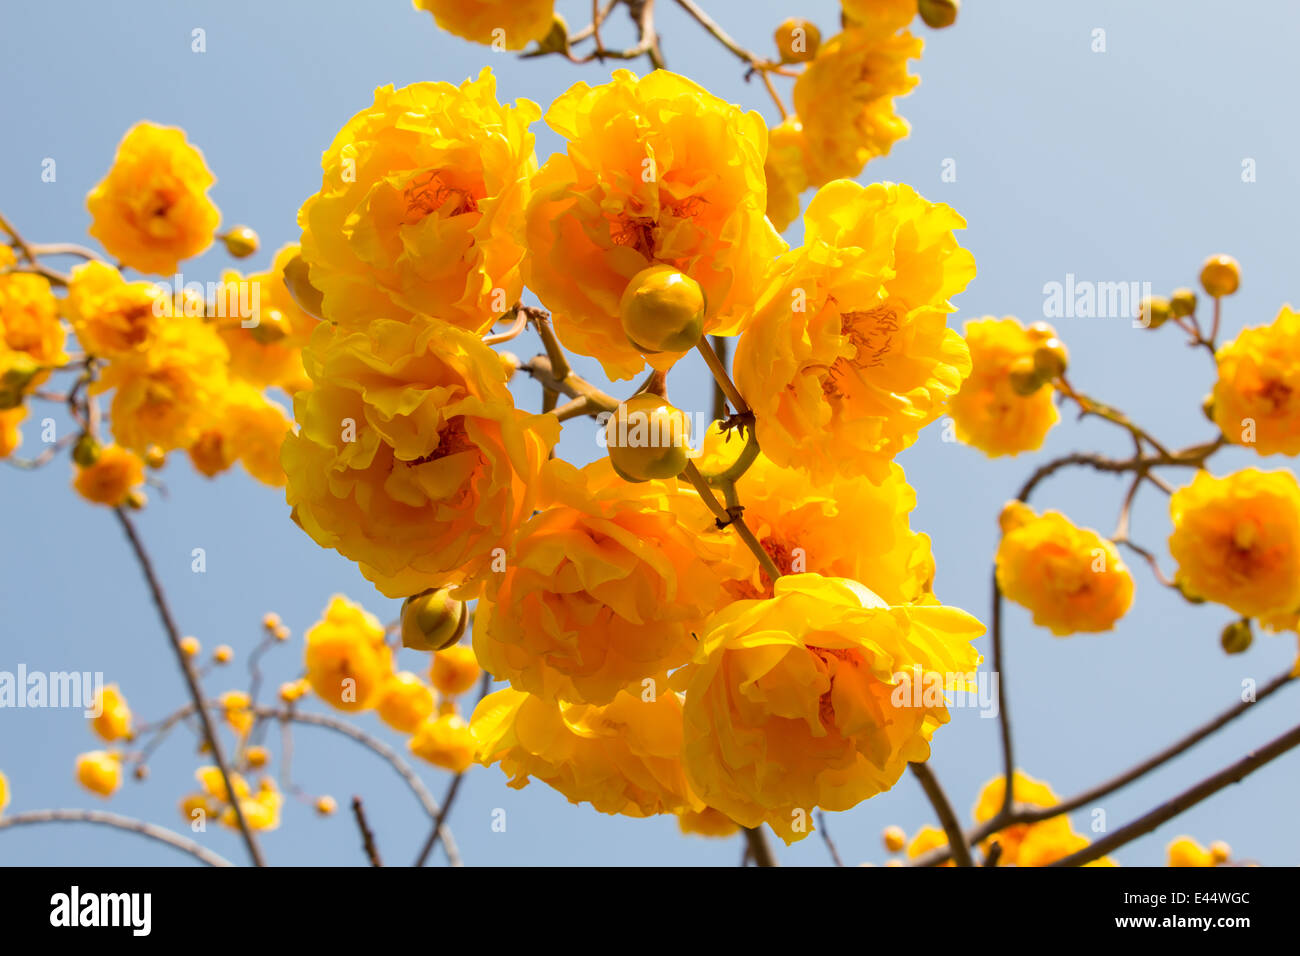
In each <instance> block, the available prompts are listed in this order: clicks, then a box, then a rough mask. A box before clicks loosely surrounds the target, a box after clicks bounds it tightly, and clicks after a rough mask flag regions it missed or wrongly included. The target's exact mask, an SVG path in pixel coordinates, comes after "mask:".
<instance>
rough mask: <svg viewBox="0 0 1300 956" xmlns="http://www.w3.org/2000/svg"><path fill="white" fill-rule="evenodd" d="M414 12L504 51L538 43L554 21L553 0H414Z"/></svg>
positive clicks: (452, 31) (477, 41) (452, 30)
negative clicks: (420, 12) (426, 13)
mask: <svg viewBox="0 0 1300 956" xmlns="http://www.w3.org/2000/svg"><path fill="white" fill-rule="evenodd" d="M415 9H417V10H427V11H428V12H429V13H432V14H433V19H434V20H435V21H436V22H437V24H438V26H440V27H442V29H444V30H446V31H447V32H448V33H453V34H455V35H456V36H458V37H463V38H464V39H466V40H473V41H474V42H475V43H482V44H485V45H488V46H491V47H492V48H493V49H505V50H522V49H523V48H524V47H526V46H528V44H529V43H531V42H532V41H533V40H541V39H542V38H543V37H545V36H546V34H547V33H548V32H550V29H551V21H552V20H553V19H554V18H555V0H415Z"/></svg>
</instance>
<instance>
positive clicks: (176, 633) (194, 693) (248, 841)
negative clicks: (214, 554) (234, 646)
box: [113, 508, 266, 866]
mask: <svg viewBox="0 0 1300 956" xmlns="http://www.w3.org/2000/svg"><path fill="white" fill-rule="evenodd" d="M113 513H114V514H116V515H117V520H118V521H119V522H120V523H121V525H122V530H123V531H124V532H125V533H126V538H127V540H128V541H129V542H130V543H131V550H132V551H134V552H135V557H136V560H137V561H138V562H139V564H140V570H141V571H143V572H144V578H145V581H146V582H147V583H148V585H149V591H150V593H151V594H152V595H153V602H154V605H155V606H156V607H157V608H158V616H159V617H160V618H161V619H162V624H163V630H165V631H166V632H167V639H168V640H169V641H170V642H171V646H172V651H173V652H174V653H175V655H176V660H177V663H179V664H180V667H181V673H182V674H183V675H184V676H185V684H186V687H187V688H188V689H189V692H190V700H192V701H193V703H194V706H195V708H196V710H197V713H198V717H199V726H200V727H201V728H202V731H203V739H204V741H205V742H206V743H207V745H208V749H209V750H210V751H211V753H212V759H213V762H214V763H216V765H217V769H218V770H219V771H220V773H221V782H222V783H223V784H224V785H225V788H226V794H227V795H228V796H229V797H230V798H231V800H230V805H231V807H232V808H233V809H234V811H235V821H236V823H237V824H238V825H239V832H240V833H241V834H242V835H243V837H244V843H245V845H246V846H247V847H248V855H249V856H250V857H251V858H252V860H253V864H254V865H255V866H265V865H266V861H265V860H263V859H262V851H261V849H259V847H258V845H257V839H256V837H254V836H253V831H252V829H251V828H250V827H249V825H248V821H247V820H245V819H244V810H243V808H242V807H241V806H240V801H239V799H238V798H237V797H236V796H235V788H234V786H233V785H232V784H231V773H230V765H229V761H227V759H226V752H225V749H224V748H223V747H222V746H221V738H220V737H218V736H217V731H216V728H215V727H213V724H212V718H211V716H209V714H208V712H207V709H206V708H205V707H204V706H203V690H202V688H200V687H199V679H198V675H197V674H195V673H194V665H193V663H191V661H190V659H189V656H188V655H187V654H186V653H185V651H183V650H182V649H181V634H180V630H179V629H178V628H177V627H176V621H175V620H174V619H173V618H172V612H171V608H170V607H169V606H168V604H167V597H166V595H165V594H164V593H163V589H162V584H161V583H159V581H158V576H157V575H156V574H155V573H154V569H153V562H152V561H150V560H149V554H148V552H147V551H145V549H144V544H143V543H141V541H140V536H139V535H138V534H137V533H136V530H135V523H134V522H133V521H132V520H131V517H130V516H129V515H128V514H127V513H126V512H125V511H124V510H123V509H121V508H115V509H113Z"/></svg>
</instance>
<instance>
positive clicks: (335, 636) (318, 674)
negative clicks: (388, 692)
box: [306, 594, 393, 711]
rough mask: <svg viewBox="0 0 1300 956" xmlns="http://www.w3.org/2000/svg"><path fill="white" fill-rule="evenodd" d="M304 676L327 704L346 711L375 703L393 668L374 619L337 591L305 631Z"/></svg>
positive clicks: (382, 632) (382, 633)
mask: <svg viewBox="0 0 1300 956" xmlns="http://www.w3.org/2000/svg"><path fill="white" fill-rule="evenodd" d="M306 666H307V680H308V681H309V682H310V684H311V689H312V690H314V691H315V692H316V694H317V695H318V696H319V697H320V698H321V700H323V701H325V702H326V703H327V704H329V705H330V706H331V707H335V708H337V709H339V710H345V711H358V710H366V709H367V708H370V707H373V706H375V704H376V703H377V702H378V695H379V693H380V692H381V691H382V690H383V687H384V685H385V684H386V683H387V681H388V679H389V677H390V676H391V675H392V672H393V661H392V652H391V651H390V650H389V648H388V645H387V644H385V643H384V626H383V625H382V624H380V623H379V620H378V618H376V617H375V616H374V615H373V614H370V613H369V612H367V611H366V610H364V609H363V608H362V607H361V605H359V604H354V603H353V602H351V601H349V600H348V599H347V598H345V597H343V595H341V594H336V595H334V597H333V598H331V599H330V603H329V607H327V608H326V609H325V614H324V616H323V617H322V618H321V619H320V620H319V621H317V622H316V623H315V624H313V625H312V626H311V628H309V629H308V631H307V652H306Z"/></svg>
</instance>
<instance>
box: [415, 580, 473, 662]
mask: <svg viewBox="0 0 1300 956" xmlns="http://www.w3.org/2000/svg"><path fill="white" fill-rule="evenodd" d="M468 624H469V608H467V607H466V606H465V603H464V602H463V601H458V600H456V599H455V598H453V597H452V596H451V589H450V588H436V589H430V590H428V591H423V592H421V593H420V594H415V595H412V596H411V597H408V598H407V599H406V600H405V601H404V602H403V603H402V646H403V647H409V648H411V649H412V650H415V651H440V650H442V649H443V648H444V647H450V646H451V645H452V644H455V643H456V642H457V641H459V640H460V639H461V638H462V637H463V636H464V634H465V628H466V627H467V626H468Z"/></svg>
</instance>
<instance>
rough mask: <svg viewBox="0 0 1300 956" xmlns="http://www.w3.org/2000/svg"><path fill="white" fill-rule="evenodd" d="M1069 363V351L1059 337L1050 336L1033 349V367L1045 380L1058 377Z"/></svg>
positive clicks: (1063, 372)
mask: <svg viewBox="0 0 1300 956" xmlns="http://www.w3.org/2000/svg"><path fill="white" fill-rule="evenodd" d="M1069 364H1070V353H1069V352H1068V351H1067V350H1066V348H1065V343H1064V342H1062V341H1061V340H1060V339H1057V338H1051V339H1048V340H1047V341H1045V342H1043V343H1041V344H1040V345H1039V346H1038V347H1037V348H1036V349H1034V368H1035V369H1036V370H1037V371H1038V374H1039V375H1041V376H1042V377H1043V378H1044V379H1046V380H1047V381H1049V382H1050V381H1051V380H1052V379H1055V378H1060V377H1061V376H1062V375H1064V374H1065V370H1066V368H1067V367H1068V366H1069Z"/></svg>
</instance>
